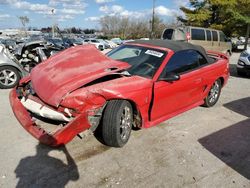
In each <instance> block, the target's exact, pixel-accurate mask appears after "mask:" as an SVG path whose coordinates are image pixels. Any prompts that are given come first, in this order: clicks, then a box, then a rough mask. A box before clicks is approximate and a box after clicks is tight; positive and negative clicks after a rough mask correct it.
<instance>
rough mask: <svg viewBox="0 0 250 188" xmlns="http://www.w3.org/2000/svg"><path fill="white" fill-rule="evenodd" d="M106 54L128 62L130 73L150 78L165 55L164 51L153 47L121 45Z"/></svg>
mask: <svg viewBox="0 0 250 188" xmlns="http://www.w3.org/2000/svg"><path fill="white" fill-rule="evenodd" d="M107 56H108V57H110V58H111V59H114V60H119V61H124V62H127V63H129V64H130V65H131V67H130V68H128V69H127V71H128V72H129V74H131V75H139V76H143V77H147V78H152V77H153V76H154V74H155V73H156V71H157V70H158V68H159V67H160V65H161V63H162V61H163V60H164V58H165V57H166V52H165V51H161V50H158V49H153V48H146V47H140V46H133V45H123V46H121V47H119V48H116V49H115V50H112V51H111V52H109V53H108V54H107Z"/></svg>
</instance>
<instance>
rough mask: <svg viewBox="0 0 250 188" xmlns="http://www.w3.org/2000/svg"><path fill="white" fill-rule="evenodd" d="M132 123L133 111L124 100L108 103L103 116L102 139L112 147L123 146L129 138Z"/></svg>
mask: <svg viewBox="0 0 250 188" xmlns="http://www.w3.org/2000/svg"><path fill="white" fill-rule="evenodd" d="M132 123H133V109H132V106H131V104H130V103H129V102H128V101H125V100H113V101H110V102H109V103H108V104H107V106H106V108H105V110H104V114H103V119H102V125H101V126H102V139H103V142H104V144H106V145H108V146H112V147H122V146H124V145H125V144H126V143H127V142H128V139H129V137H130V133H131V129H132Z"/></svg>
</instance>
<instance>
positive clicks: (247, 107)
mask: <svg viewBox="0 0 250 188" xmlns="http://www.w3.org/2000/svg"><path fill="white" fill-rule="evenodd" d="M223 106H224V107H226V108H228V109H229V110H232V111H234V112H236V113H239V114H241V115H243V116H246V117H249V118H250V97H246V98H243V99H239V100H235V101H232V102H229V103H226V104H224V105H223Z"/></svg>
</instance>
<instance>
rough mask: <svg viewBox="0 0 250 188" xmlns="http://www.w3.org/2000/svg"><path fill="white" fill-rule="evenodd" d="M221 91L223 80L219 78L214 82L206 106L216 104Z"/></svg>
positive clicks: (205, 102)
mask: <svg viewBox="0 0 250 188" xmlns="http://www.w3.org/2000/svg"><path fill="white" fill-rule="evenodd" d="M220 92H221V81H220V79H218V80H216V81H215V82H214V84H213V85H212V87H211V89H210V91H209V93H208V95H207V97H206V98H205V100H204V106H206V107H212V106H214V105H215V104H216V103H217V101H218V100H219V97H220Z"/></svg>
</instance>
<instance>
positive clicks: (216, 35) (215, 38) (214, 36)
mask: <svg viewBox="0 0 250 188" xmlns="http://www.w3.org/2000/svg"><path fill="white" fill-rule="evenodd" d="M212 34H213V41H218V33H217V31H212Z"/></svg>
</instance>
